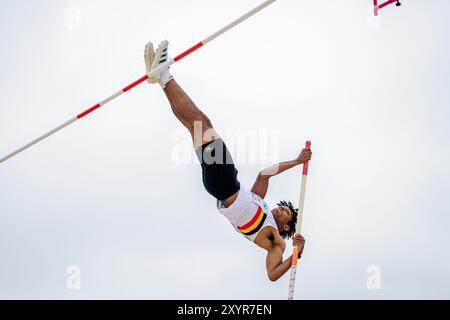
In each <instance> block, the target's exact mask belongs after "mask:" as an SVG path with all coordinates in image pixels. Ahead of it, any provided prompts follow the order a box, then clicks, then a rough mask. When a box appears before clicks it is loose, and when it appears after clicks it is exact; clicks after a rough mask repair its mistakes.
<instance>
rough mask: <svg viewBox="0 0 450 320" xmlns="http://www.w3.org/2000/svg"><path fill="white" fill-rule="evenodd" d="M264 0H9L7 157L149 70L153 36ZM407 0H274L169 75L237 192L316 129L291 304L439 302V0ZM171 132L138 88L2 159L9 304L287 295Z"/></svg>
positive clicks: (443, 83)
mask: <svg viewBox="0 0 450 320" xmlns="http://www.w3.org/2000/svg"><path fill="white" fill-rule="evenodd" d="M260 2H261V0H239V1H237V0H235V1H225V2H224V1H210V0H190V1H186V0H183V1H182V0H168V1H148V0H146V1H143V0H142V1H137V0H134V1H128V2H126V5H125V3H124V2H123V1H119V0H108V1H106V0H95V1H92V0H91V1H87V0H84V1H76V0H73V1H61V0H58V1H56V0H53V1H50V0H36V1H26V0H18V1H11V0H9V1H5V0H1V1H0V38H1V39H2V41H1V44H0V49H1V50H0V70H1V71H0V88H1V92H0V155H5V154H6V153H9V152H10V151H12V150H13V149H15V148H17V147H19V146H21V145H23V144H25V143H27V142H29V140H31V139H33V138H35V137H36V136H38V135H40V134H42V133H44V132H46V131H47V130H49V129H52V128H53V127H55V126H57V125H59V124H60V123H62V122H64V121H66V120H68V119H70V118H71V117H73V116H74V115H76V114H78V113H79V112H81V111H83V110H84V109H86V108H87V107H90V106H91V105H93V104H95V103H96V102H98V101H100V100H102V99H103V98H105V97H106V96H108V95H109V94H112V93H113V92H115V91H117V90H118V89H120V88H122V87H124V86H125V85H127V84H128V83H130V82H132V81H134V80H135V79H137V78H139V77H140V76H142V75H143V74H144V73H145V68H144V65H143V59H142V56H143V49H144V45H145V43H146V41H148V40H153V41H155V42H159V41H161V40H163V39H166V38H167V39H169V40H170V41H171V46H170V50H171V52H172V54H173V55H175V54H177V53H180V52H182V51H184V50H185V49H187V48H188V47H190V46H191V45H193V44H194V43H196V42H198V41H199V40H201V39H203V38H205V37H206V36H208V35H210V34H211V33H213V32H215V31H216V30H217V29H219V28H221V27H222V26H224V25H225V24H227V23H228V22H230V21H231V20H233V19H234V18H236V17H238V16H240V15H241V14H243V13H245V12H246V11H247V10H249V9H251V8H253V7H254V6H256V5H258V4H259V3H260ZM403 2H404V6H403V7H402V8H400V9H399V8H396V7H395V6H392V7H389V8H387V9H384V10H383V12H382V15H381V17H380V19H379V20H373V19H372V17H371V14H370V13H371V6H370V4H371V3H372V0H347V1H335V0H322V1H286V0H284V1H283V0H280V1H277V2H276V3H275V4H274V5H272V6H270V7H269V8H267V9H266V10H264V11H263V12H262V13H260V14H259V15H257V16H256V17H254V18H252V19H251V20H249V21H247V22H246V23H245V24H243V25H241V26H239V27H238V28H237V29H234V30H233V31H231V32H229V33H227V34H226V35H225V36H223V37H221V38H219V39H218V40H217V41H216V42H214V43H211V44H210V45H208V46H207V47H205V48H202V49H201V50H200V51H198V52H197V53H195V54H193V55H192V56H190V57H189V58H187V59H186V60H185V61H183V62H180V63H179V64H177V65H175V66H173V68H172V73H173V74H174V75H175V77H176V78H177V80H178V81H179V83H180V84H181V85H182V86H183V87H184V88H185V90H186V91H187V92H188V93H189V94H190V95H191V97H192V98H193V100H194V101H196V102H197V104H198V106H199V107H201V108H202V109H203V111H204V112H205V113H206V114H207V115H208V116H209V117H210V118H211V119H212V121H213V123H214V125H215V126H216V127H217V128H218V129H219V130H220V132H222V133H223V135H224V137H225V139H226V140H227V141H229V143H230V147H232V149H233V150H232V152H233V154H234V155H235V157H236V160H237V162H239V166H238V169H239V171H240V180H241V182H242V183H243V184H244V185H246V186H248V187H249V186H250V185H251V183H252V182H253V179H254V177H255V176H256V174H257V173H258V171H259V170H260V169H261V168H262V167H264V166H266V165H267V164H268V162H270V161H272V160H274V159H275V160H276V159H278V158H279V159H280V160H290V159H292V158H293V157H295V156H297V154H298V152H299V151H300V149H301V148H302V147H303V146H304V141H305V140H307V139H311V140H312V141H313V149H314V161H313V162H312V163H311V169H310V178H309V182H308V190H307V198H306V205H305V216H304V224H303V234H304V236H305V238H306V239H307V247H306V249H305V253H304V258H303V260H302V263H301V267H300V269H301V270H300V271H299V273H298V280H297V295H296V297H297V298H299V299H315V298H325V299H328V298H329V299H348V298H354V299H395V298H405V299H418V298H425V299H431V298H437V299H443V298H446V299H449V298H450V289H449V288H450V275H449V271H448V270H450V253H449V252H450V251H449V250H448V245H449V240H450V236H449V233H448V229H449V227H450V203H449V193H450V192H449V191H450V169H449V163H450V148H449V142H448V139H449V136H450V129H449V126H448V123H449V119H450V111H449V106H450V96H449V91H448V87H449V80H450V64H449V58H448V57H449V56H450V46H449V41H448V39H449V37H448V30H450V20H449V19H448V12H449V10H450V2H449V1H446V0H435V1H433V3H431V2H430V1H419V0H415V1H413V0H404V1H403ZM344 3H345V4H344ZM78 14H79V15H78ZM180 134H181V135H180ZM242 136H256V137H257V138H258V139H257V141H256V143H255V142H253V143H252V142H249V141H251V139H249V140H248V141H247V143H246V144H245V141H244V146H245V148H242V144H240V146H241V147H239V148H238V147H236V145H239V143H235V142H236V141H237V140H238V138H239V137H242ZM180 137H183V138H184V139H186V138H187V134H186V132H184V131H183V130H181V131H180V124H179V123H178V122H177V121H176V119H175V118H174V116H173V115H172V113H171V111H170V107H169V105H168V103H167V101H166V99H165V97H164V95H163V94H162V92H161V90H160V89H159V87H157V86H155V87H150V86H148V85H146V84H145V85H142V86H139V87H138V88H136V89H135V90H133V91H132V92H130V93H128V94H127V95H125V96H122V97H121V98H119V99H118V100H116V101H115V102H113V103H111V104H110V105H108V106H107V107H105V108H104V109H101V110H99V111H97V112H96V113H94V114H93V115H91V116H89V117H87V118H86V119H83V121H80V122H77V123H76V124H74V125H73V126H71V127H69V128H67V129H66V130H64V131H63V132H61V133H59V134H57V135H55V136H53V137H52V138H50V139H48V140H46V141H45V142H43V143H41V144H39V145H38V146H36V147H34V148H32V149H30V150H28V151H27V152H25V153H23V154H21V155H20V156H18V157H16V158H14V159H11V160H10V161H8V162H6V163H4V164H1V165H0V261H1V263H0V298H7V299H13V298H37V299H43V298H58V299H79V298H88V299H90V298H92V299H99V298H127V299H131V298H138V299H180V298H181V299H197V298H200V299H220V298H221V299H247V298H250V299H286V297H287V289H288V275H286V276H285V277H284V278H282V279H281V280H280V281H279V282H277V283H271V282H269V280H268V279H267V276H266V271H265V253H264V252H263V251H261V250H260V249H258V248H257V247H256V246H254V245H252V244H251V243H250V242H248V241H247V240H246V239H244V238H243V237H240V236H239V235H238V234H237V233H236V232H235V231H233V229H232V227H231V225H229V223H228V222H227V221H226V219H225V218H223V217H221V216H220V214H219V213H218V212H217V211H216V210H215V201H214V199H213V198H211V197H210V196H209V195H208V194H207V193H206V192H205V191H204V189H203V186H202V184H201V174H200V167H199V166H198V165H197V164H196V163H194V162H192V161H189V159H193V151H191V149H187V150H188V151H189V152H188V153H187V158H182V157H181V155H180V153H179V151H180V149H179V147H180ZM236 137H238V138H236ZM183 141H188V140H183ZM268 141H269V142H268ZM267 148H270V149H267ZM246 150H247V151H248V152H249V154H253V155H255V154H257V155H258V157H257V158H256V161H255V159H253V158H251V157H246V156H244V155H243V153H245V152H247V151H246ZM267 150H269V151H270V152H267ZM264 154H266V155H267V156H262V155H264ZM184 156H186V154H184ZM186 159H187V161H186ZM238 159H239V160H238ZM252 159H253V160H252ZM269 160H270V161H269ZM298 169H300V168H298ZM299 182H300V170H292V171H291V172H287V173H285V174H283V175H282V176H280V177H277V178H275V179H274V180H273V181H272V184H271V189H270V193H269V196H268V203H269V205H274V203H275V202H276V201H277V200H281V199H290V200H292V201H293V202H295V203H296V202H297V201H298V200H297V199H298V194H299ZM290 251H291V244H290V243H289V245H288V248H287V252H286V255H285V256H286V257H288V256H289V254H290ZM71 265H75V266H79V268H80V270H81V290H78V291H76V290H69V289H68V288H67V285H66V281H67V278H68V276H69V275H68V274H67V273H66V271H67V268H68V267H69V266H71ZM371 266H375V269H369V270H379V271H380V272H381V278H380V281H381V282H380V283H381V288H380V289H379V290H370V289H369V287H368V286H367V280H368V279H369V277H370V276H371V275H370V274H369V273H368V268H370V267H371ZM377 268H378V269H377Z"/></svg>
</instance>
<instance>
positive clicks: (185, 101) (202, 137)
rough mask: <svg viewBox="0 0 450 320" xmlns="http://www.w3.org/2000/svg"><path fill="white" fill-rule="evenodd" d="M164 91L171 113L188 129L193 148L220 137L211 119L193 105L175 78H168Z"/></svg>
mask: <svg viewBox="0 0 450 320" xmlns="http://www.w3.org/2000/svg"><path fill="white" fill-rule="evenodd" d="M164 92H165V94H166V96H167V98H168V99H169V102H170V106H171V107H172V111H173V113H174V114H175V116H176V117H177V119H178V120H180V122H181V123H182V124H183V125H184V126H185V127H186V128H187V129H188V130H189V132H190V134H191V136H192V141H193V142H194V148H195V149H198V148H199V147H200V146H202V145H204V144H206V143H208V142H211V141H213V140H216V139H219V138H220V136H219V134H218V133H217V131H216V130H214V127H213V125H212V123H211V120H210V119H209V118H208V117H207V116H206V115H205V114H204V113H203V112H202V111H201V110H200V109H199V108H198V107H197V106H196V105H195V103H194V102H193V101H192V99H191V98H190V97H189V96H188V95H187V94H186V92H185V91H184V90H183V89H182V88H181V87H180V86H179V85H178V83H177V82H176V81H175V80H170V81H169V82H168V83H167V84H166V87H165V88H164Z"/></svg>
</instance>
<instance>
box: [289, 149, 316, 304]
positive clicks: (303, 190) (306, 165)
mask: <svg viewBox="0 0 450 320" xmlns="http://www.w3.org/2000/svg"><path fill="white" fill-rule="evenodd" d="M306 148H308V149H311V141H306ZM308 168H309V161H306V162H305V163H304V164H303V174H302V187H301V189H300V201H299V205H298V216H297V225H296V226H295V232H296V233H297V234H300V233H301V231H302V221H303V207H304V204H305V194H306V180H307V179H308ZM298 252H299V248H298V247H297V246H295V247H294V252H293V253H292V266H291V277H290V280H289V295H288V300H294V292H295V279H296V276H297V265H298Z"/></svg>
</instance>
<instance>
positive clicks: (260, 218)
mask: <svg viewBox="0 0 450 320" xmlns="http://www.w3.org/2000/svg"><path fill="white" fill-rule="evenodd" d="M266 218H267V215H266V213H265V212H264V210H263V209H262V208H261V207H259V208H258V211H257V212H256V214H255V216H254V217H253V219H252V220H251V221H250V222H248V223H247V224H245V225H243V226H242V227H239V226H238V227H237V228H238V230H239V231H240V232H241V233H242V234H243V235H246V236H251V235H252V234H255V233H257V232H258V231H259V230H261V227H262V226H263V224H264V221H266Z"/></svg>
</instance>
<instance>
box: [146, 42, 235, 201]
mask: <svg viewBox="0 0 450 320" xmlns="http://www.w3.org/2000/svg"><path fill="white" fill-rule="evenodd" d="M168 44H169V43H168V41H163V42H162V43H161V44H160V46H159V47H158V50H157V51H156V52H154V50H153V45H152V44H151V43H149V44H147V46H146V49H145V62H146V66H147V73H148V72H149V71H151V70H153V69H154V68H156V67H158V66H159V65H161V64H162V63H165V62H166V61H167V59H168ZM149 82H150V83H156V82H159V84H160V85H161V87H162V88H163V89H164V92H165V94H166V96H167V98H168V99H169V102H170V105H171V107H172V111H173V113H174V114H175V116H176V117H177V119H178V120H179V121H180V122H181V123H182V124H183V125H184V126H185V127H186V128H187V129H188V130H189V132H190V134H191V136H192V141H193V142H194V148H195V152H196V154H197V157H198V159H199V161H200V164H201V166H202V175H203V184H204V186H205V189H206V190H207V191H208V192H209V193H210V194H211V195H212V196H213V197H215V198H216V199H218V200H220V201H223V202H224V205H225V206H228V205H230V204H231V203H232V202H233V201H234V199H235V197H236V196H237V194H238V192H239V189H240V183H239V181H238V180H237V175H238V171H237V170H236V167H235V166H234V163H233V159H232V157H231V154H230V152H229V151H228V149H227V147H226V145H225V143H224V142H223V140H222V139H221V138H220V136H219V134H218V133H217V132H216V131H215V130H214V128H213V125H212V123H211V121H210V120H209V118H208V117H207V116H206V115H205V114H204V113H203V112H202V111H201V110H200V109H199V108H197V106H196V105H195V104H194V102H193V101H192V100H191V98H189V96H188V95H187V94H186V92H184V90H183V89H182V88H181V87H180V86H179V85H178V83H177V82H176V81H175V80H174V79H173V76H172V74H171V73H170V72H169V70H165V71H163V72H161V74H160V75H159V76H157V77H155V79H149Z"/></svg>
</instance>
